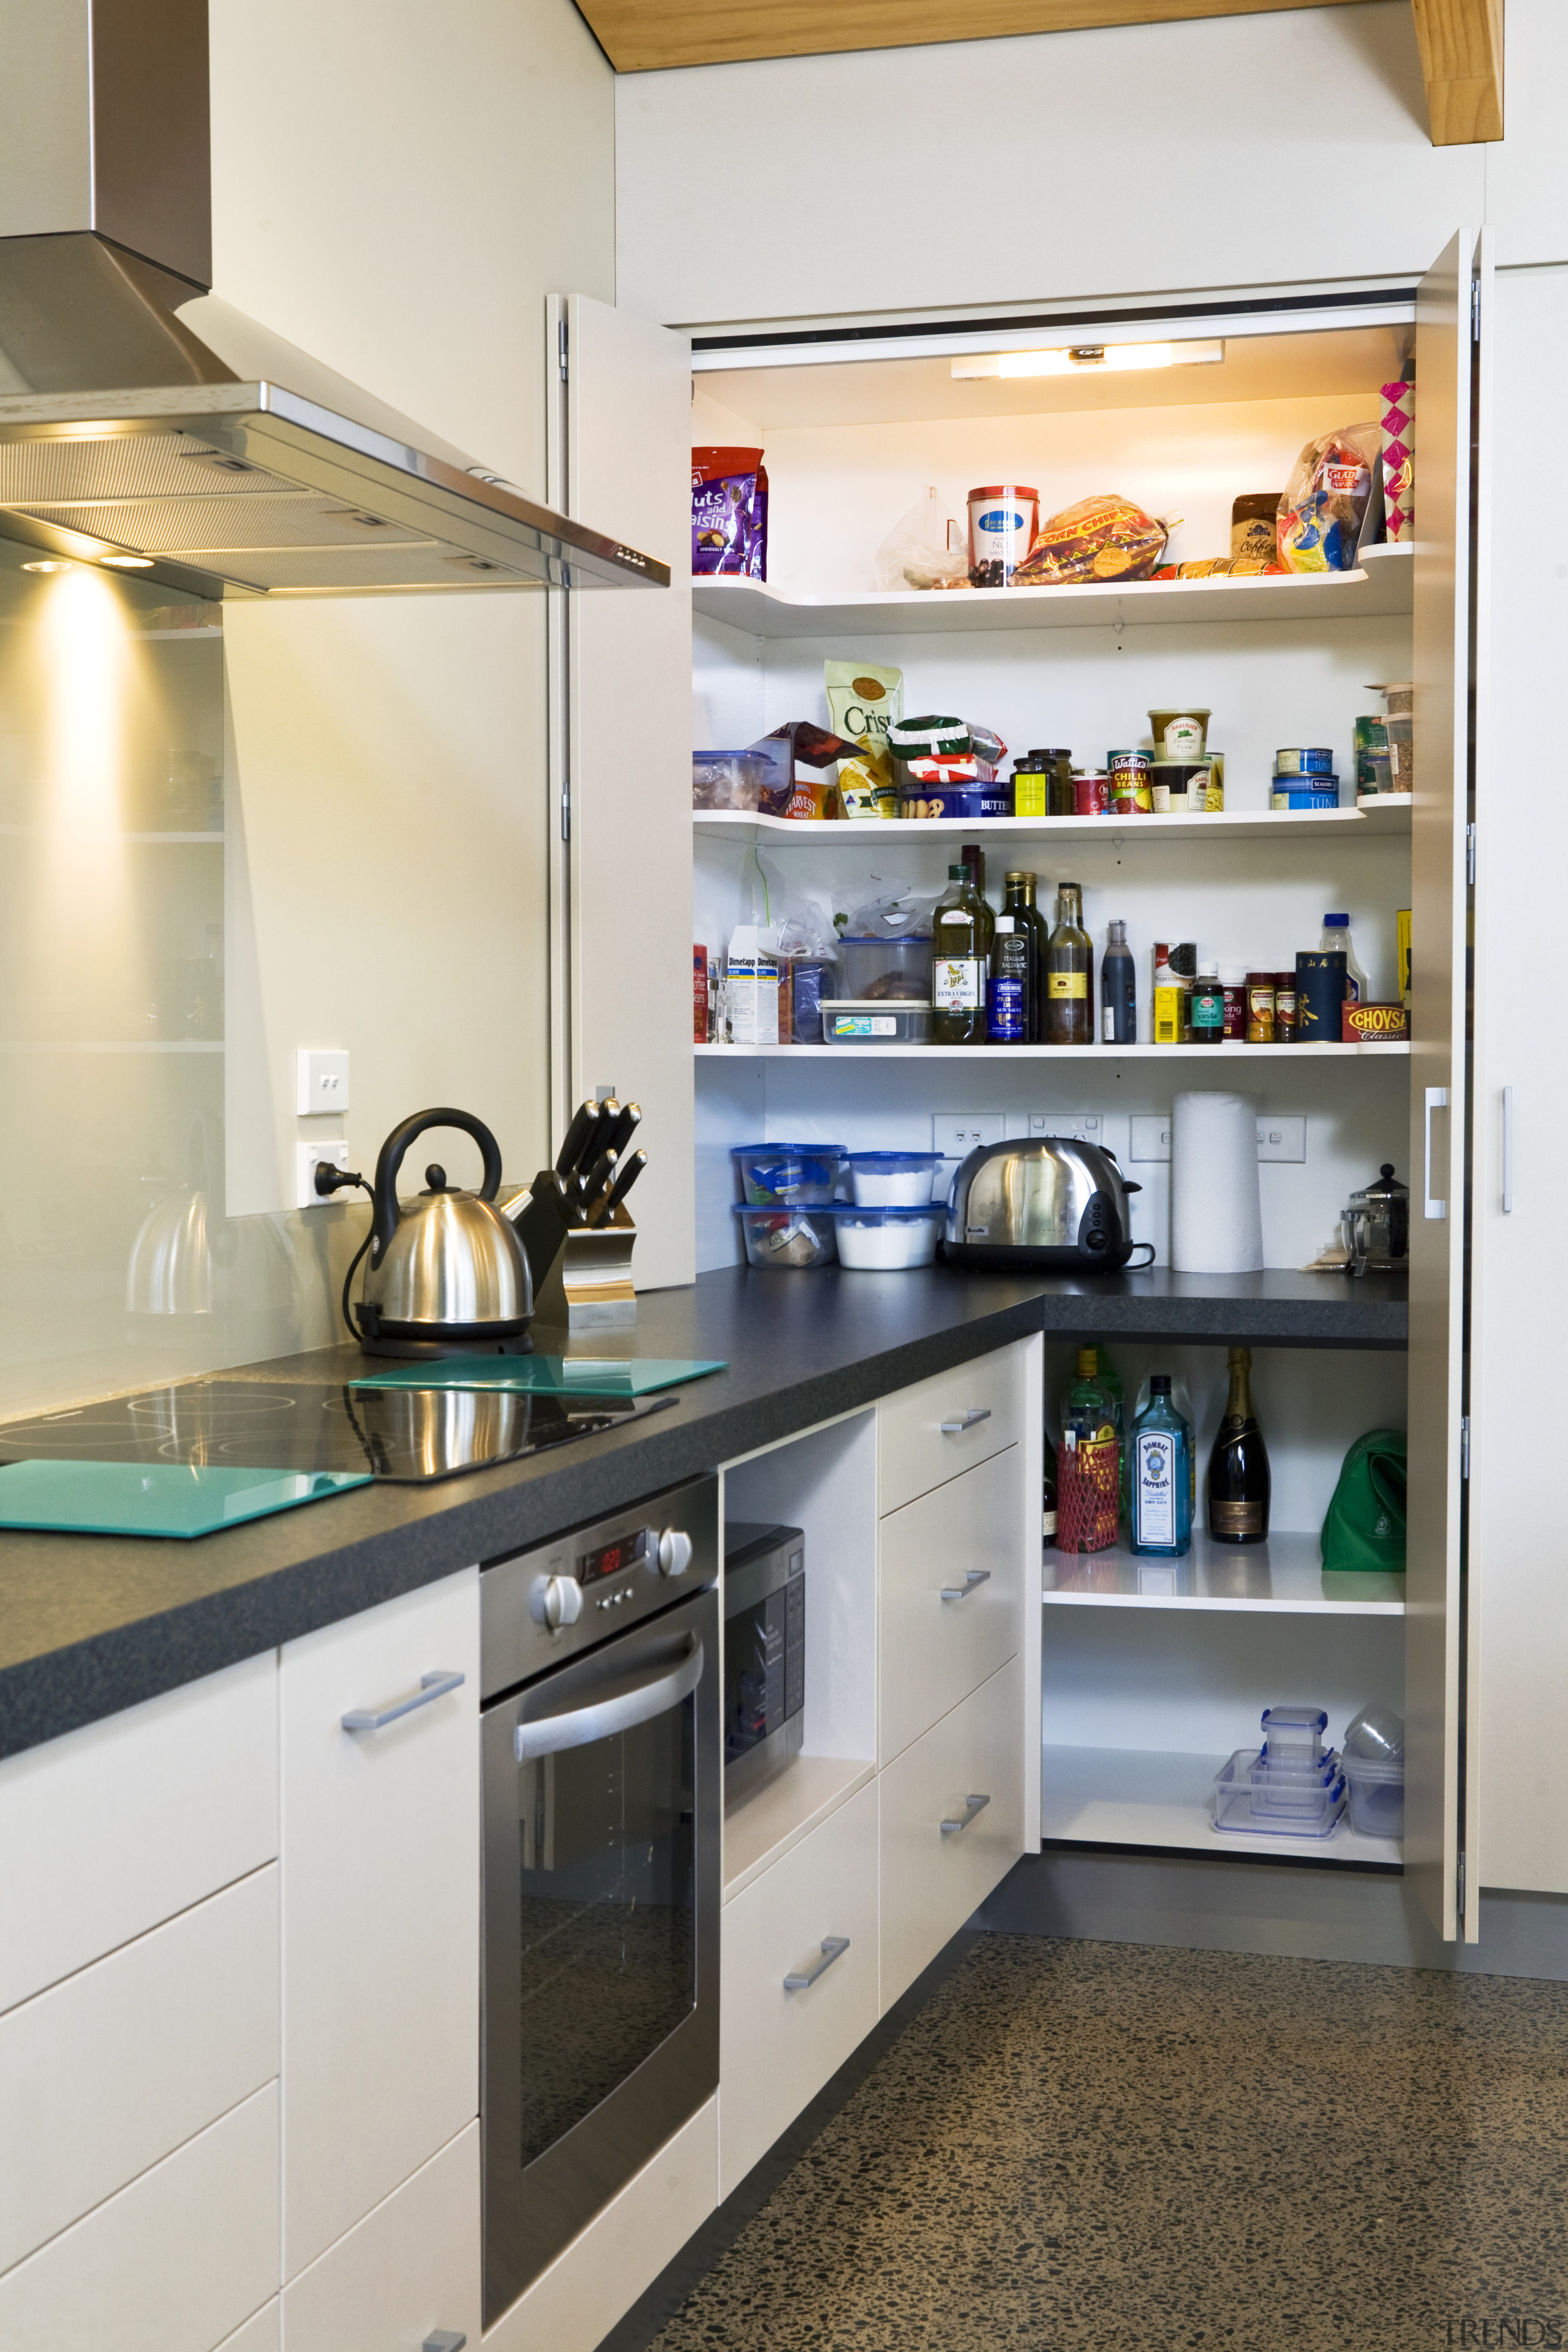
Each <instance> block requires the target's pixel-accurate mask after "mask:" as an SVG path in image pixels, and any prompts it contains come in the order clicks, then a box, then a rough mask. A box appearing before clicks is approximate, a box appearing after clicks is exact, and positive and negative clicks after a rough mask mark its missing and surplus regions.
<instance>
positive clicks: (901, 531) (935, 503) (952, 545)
mask: <svg viewBox="0 0 1568 2352" xmlns="http://www.w3.org/2000/svg"><path fill="white" fill-rule="evenodd" d="M968 584H969V541H968V535H967V533H966V532H965V530H964V528H963V524H962V523H959V522H955V521H954V520H953V518H952V515H944V514H943V512H942V501H941V499H939V498H938V497H937V494H936V491H935V489H934V488H931V489H928V490H927V492H926V494H925V496H924V497H923V498H922V499H917V500H916V501H915V504H914V505H913V506H912V507H911V508H910V510H909V512H908V514H904V515H900V517H899V520H898V521H897V522H896V523H895V524H894V525H893V528H892V530H890V531H889V533H888V536H887V538H886V539H885V540H884V541H882V544H881V546H880V547H879V549H878V550H877V585H878V587H879V588H964V587H967V586H968Z"/></svg>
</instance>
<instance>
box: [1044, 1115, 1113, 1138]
mask: <svg viewBox="0 0 1568 2352" xmlns="http://www.w3.org/2000/svg"><path fill="white" fill-rule="evenodd" d="M1029 1133H1030V1134H1031V1135H1070V1136H1074V1137H1076V1138H1077V1139H1078V1141H1079V1143H1103V1142H1104V1141H1105V1121H1104V1119H1103V1118H1101V1117H1100V1113H1099V1112H1098V1111H1097V1110H1032V1111H1031V1112H1030V1113H1029Z"/></svg>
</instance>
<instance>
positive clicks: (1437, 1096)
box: [1421, 1087, 1448, 1217]
mask: <svg viewBox="0 0 1568 2352" xmlns="http://www.w3.org/2000/svg"><path fill="white" fill-rule="evenodd" d="M1447 1108H1448V1089H1447V1087H1427V1089H1426V1175H1425V1177H1424V1180H1423V1183H1424V1191H1423V1194H1422V1202H1421V1210H1422V1214H1423V1215H1424V1216H1427V1217H1446V1216H1447V1213H1448V1203H1447V1201H1435V1200H1434V1199H1433V1198H1432V1114H1433V1112H1434V1111H1435V1110H1447Z"/></svg>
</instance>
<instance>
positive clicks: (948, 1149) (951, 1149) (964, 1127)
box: [931, 1110, 1002, 1160]
mask: <svg viewBox="0 0 1568 2352" xmlns="http://www.w3.org/2000/svg"><path fill="white" fill-rule="evenodd" d="M1001 1140H1002V1114H1001V1112H1000V1111H999V1110H933V1111H932V1113H931V1150H933V1151H940V1152H941V1154H942V1158H943V1159H944V1160H967V1159H968V1157H969V1155H970V1153H971V1152H972V1151H973V1150H976V1149H977V1147H978V1146H979V1145H981V1144H982V1143H1000V1142H1001Z"/></svg>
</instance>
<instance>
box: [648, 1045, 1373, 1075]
mask: <svg viewBox="0 0 1568 2352" xmlns="http://www.w3.org/2000/svg"><path fill="white" fill-rule="evenodd" d="M691 1050H692V1053H693V1054H694V1055H696V1056H697V1057H698V1059H699V1060H701V1061H712V1060H716V1059H726V1058H727V1059H729V1060H731V1061H736V1062H757V1061H763V1062H771V1061H777V1060H779V1059H780V1058H781V1057H787V1058H789V1059H791V1060H795V1061H804V1060H805V1059H806V1058H808V1057H811V1056H815V1058H816V1060H817V1061H819V1062H853V1061H873V1062H893V1061H905V1062H908V1061H919V1062H935V1061H954V1060H959V1061H963V1060H968V1059H972V1058H973V1056H975V1055H999V1056H1005V1057H1006V1058H1008V1059H1010V1060H1012V1061H1015V1062H1089V1061H1100V1062H1151V1061H1152V1062H1182V1061H1193V1060H1196V1061H1200V1062H1207V1063H1211V1064H1212V1065H1213V1066H1214V1069H1215V1074H1216V1075H1217V1074H1218V1072H1219V1071H1220V1070H1221V1069H1222V1068H1224V1069H1238V1068H1239V1067H1240V1066H1241V1062H1242V1058H1243V1056H1244V1055H1245V1056H1246V1057H1247V1060H1248V1061H1249V1062H1250V1061H1258V1062H1261V1061H1262V1060H1263V1059H1264V1058H1265V1057H1272V1058H1273V1059H1275V1060H1281V1059H1284V1058H1286V1057H1288V1056H1289V1055H1304V1054H1311V1055H1317V1056H1319V1057H1320V1058H1321V1059H1331V1060H1335V1061H1350V1062H1353V1061H1357V1060H1362V1059H1371V1058H1375V1057H1377V1056H1379V1055H1381V1056H1382V1057H1383V1058H1384V1060H1387V1061H1392V1060H1394V1059H1396V1058H1397V1057H1398V1056H1400V1055H1404V1056H1405V1057H1408V1055H1409V1053H1410V1046H1409V1043H1408V1041H1407V1040H1405V1039H1403V1038H1399V1039H1394V1040H1390V1041H1388V1042H1386V1043H1384V1044H1382V1045H1283V1046H1274V1045H1219V1046H1215V1045H693V1046H692V1048H691Z"/></svg>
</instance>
